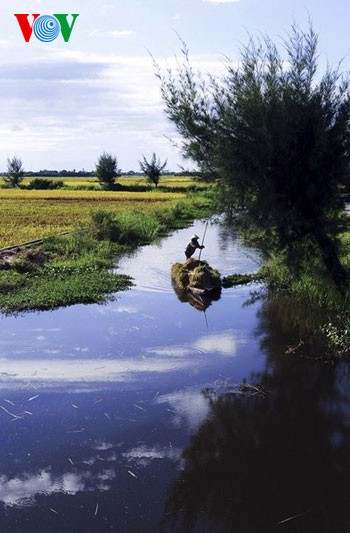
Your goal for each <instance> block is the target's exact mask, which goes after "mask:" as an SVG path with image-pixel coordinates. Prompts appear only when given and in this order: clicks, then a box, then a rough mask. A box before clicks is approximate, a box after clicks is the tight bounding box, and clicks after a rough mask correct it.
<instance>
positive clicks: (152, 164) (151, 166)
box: [139, 152, 168, 187]
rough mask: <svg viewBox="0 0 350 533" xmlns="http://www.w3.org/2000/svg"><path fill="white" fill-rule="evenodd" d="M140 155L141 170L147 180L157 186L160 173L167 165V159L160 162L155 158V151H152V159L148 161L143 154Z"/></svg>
mask: <svg viewBox="0 0 350 533" xmlns="http://www.w3.org/2000/svg"><path fill="white" fill-rule="evenodd" d="M142 157H143V161H139V163H140V168H141V170H142V172H143V173H144V174H145V175H146V176H147V177H148V180H149V181H150V182H151V183H154V185H155V186H156V187H158V183H159V179H160V176H161V173H162V172H163V170H164V169H165V167H166V166H167V163H168V160H167V159H166V160H165V161H164V163H161V161H160V159H159V158H158V159H157V156H156V154H155V152H153V155H152V159H151V160H150V161H147V159H146V158H145V156H142Z"/></svg>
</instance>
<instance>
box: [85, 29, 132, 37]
mask: <svg viewBox="0 0 350 533" xmlns="http://www.w3.org/2000/svg"><path fill="white" fill-rule="evenodd" d="M133 34H134V32H133V31H132V30H110V31H103V30H99V29H98V30H93V31H92V32H91V33H90V36H91V37H116V38H119V37H130V36H131V35H133Z"/></svg>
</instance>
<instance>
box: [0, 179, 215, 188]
mask: <svg viewBox="0 0 350 533" xmlns="http://www.w3.org/2000/svg"><path fill="white" fill-rule="evenodd" d="M41 177H44V176H41ZM32 179H34V178H33V177H26V178H24V180H23V182H22V183H23V185H29V183H30V182H31V180H32ZM46 179H49V180H54V181H60V182H63V183H64V185H65V186H67V187H72V188H74V187H96V188H98V187H99V182H98V179H97V178H96V177H86V178H85V177H80V178H79V177H76V176H68V177H60V178H56V177H51V176H48V177H46ZM1 181H2V180H0V184H1ZM117 183H119V184H120V185H123V186H135V185H148V181H147V179H146V178H145V177H144V176H120V177H119V178H118V179H117ZM191 185H197V186H199V187H200V186H201V183H200V182H198V181H194V180H193V178H191V177H190V176H162V177H161V178H160V182H159V187H160V188H162V187H175V188H176V187H189V186H191ZM202 185H203V187H205V184H202Z"/></svg>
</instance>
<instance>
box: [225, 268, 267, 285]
mask: <svg viewBox="0 0 350 533" xmlns="http://www.w3.org/2000/svg"><path fill="white" fill-rule="evenodd" d="M263 279H264V275H263V273H262V272H261V271H260V272H254V273H252V274H230V275H229V276H225V277H224V278H223V280H222V286H223V287H225V288H229V287H234V286H236V285H247V284H248V283H252V282H254V281H262V280H263Z"/></svg>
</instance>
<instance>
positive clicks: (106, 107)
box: [0, 0, 350, 172]
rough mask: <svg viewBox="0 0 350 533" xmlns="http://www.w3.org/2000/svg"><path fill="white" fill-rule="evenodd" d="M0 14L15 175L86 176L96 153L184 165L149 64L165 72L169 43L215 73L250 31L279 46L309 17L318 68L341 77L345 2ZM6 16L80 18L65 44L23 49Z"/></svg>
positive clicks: (3, 138)
mask: <svg viewBox="0 0 350 533" xmlns="http://www.w3.org/2000/svg"><path fill="white" fill-rule="evenodd" d="M1 10H2V14H1V17H0V73H1V84H0V172H2V171H5V170H6V161H7V158H8V157H12V156H13V155H17V156H19V157H21V158H22V160H23V164H24V168H25V169H26V170H40V169H57V170H62V169H66V170H73V169H76V170H82V169H85V170H94V169H95V163H96V161H97V159H98V157H99V156H100V155H101V153H102V152H104V151H106V152H110V153H112V154H113V155H115V156H117V159H118V166H119V167H120V168H121V169H122V170H123V171H124V172H126V171H129V170H134V171H139V163H138V161H139V160H140V159H141V158H142V156H143V155H145V156H146V158H150V157H151V155H152V153H153V152H156V153H157V155H158V156H159V157H160V158H161V159H162V160H163V159H165V158H167V159H168V169H169V170H172V171H179V170H180V168H181V167H184V168H186V169H192V168H194V165H193V163H192V162H190V161H184V160H183V159H182V157H181V154H180V150H179V149H178V148H176V147H175V146H174V143H175V144H176V143H177V142H178V140H179V139H178V136H177V133H176V131H175V129H174V126H173V125H172V124H171V123H170V122H169V121H168V119H167V117H166V115H165V112H164V105H163V103H162V100H161V95H160V87H159V80H158V79H157V78H156V76H155V69H154V66H153V62H152V58H151V55H152V56H153V57H154V58H155V59H156V61H157V62H158V63H159V64H160V65H161V66H162V67H163V68H166V67H167V66H170V67H171V66H174V63H175V56H179V55H181V52H180V50H181V42H180V38H181V39H182V40H184V41H185V42H186V44H187V46H188V48H189V50H190V57H191V61H192V62H193V65H194V66H195V67H196V68H198V69H200V70H201V71H203V72H206V73H208V72H209V73H211V74H214V75H220V73H222V72H223V70H224V62H225V57H227V56H228V57H230V58H231V59H232V60H233V61H237V60H238V58H239V48H240V46H241V45H242V44H244V43H247V41H248V38H249V35H257V36H259V35H261V34H264V35H269V36H270V37H272V38H273V39H274V40H275V41H276V42H277V43H281V42H282V39H283V38H285V37H286V36H287V34H288V32H289V30H290V27H291V25H292V24H293V23H296V24H297V25H298V26H299V27H300V28H302V29H306V28H307V25H308V19H309V18H310V19H311V20H312V24H313V27H314V29H315V31H316V33H318V34H319V54H320V63H321V64H326V61H328V62H329V63H330V64H332V65H336V64H337V63H338V61H339V60H341V59H342V60H343V62H342V67H341V68H342V70H343V71H348V70H350V37H349V31H348V26H349V20H350V2H349V1H348V0H100V1H97V0H95V1H93V0H2V6H1ZM15 13H17V14H18V13H28V14H33V13H36V14H40V15H52V14H54V13H67V14H72V13H78V14H79V17H78V18H77V20H76V23H75V26H74V28H73V31H72V34H71V38H70V40H69V42H64V40H63V38H62V35H61V34H60V35H59V36H58V37H57V39H55V40H53V41H52V42H41V41H39V40H38V39H37V38H36V37H35V35H34V34H33V35H32V37H31V40H30V41H29V42H25V40H24V38H23V35H22V32H21V29H20V26H19V24H18V22H17V19H16V18H15V17H14V14H15ZM68 20H69V21H70V20H71V19H70V18H68ZM29 22H30V23H31V22H32V17H29ZM179 37H180V38H179Z"/></svg>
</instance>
